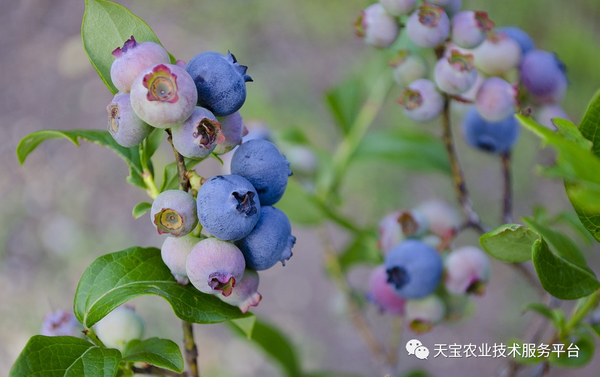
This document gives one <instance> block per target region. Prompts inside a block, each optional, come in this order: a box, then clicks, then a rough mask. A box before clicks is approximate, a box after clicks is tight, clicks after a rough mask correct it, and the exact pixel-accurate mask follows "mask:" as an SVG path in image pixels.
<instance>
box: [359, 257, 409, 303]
mask: <svg viewBox="0 0 600 377" xmlns="http://www.w3.org/2000/svg"><path fill="white" fill-rule="evenodd" d="M367 298H368V299H369V301H371V302H373V303H374V304H375V305H377V306H378V307H379V309H380V310H381V311H382V312H384V313H388V314H391V315H402V314H404V305H405V304H406V300H405V299H403V298H402V297H400V296H398V294H397V293H396V291H394V289H393V288H392V286H391V285H390V284H389V283H388V282H387V273H386V271H385V266H379V267H377V268H375V269H374V270H373V271H372V272H371V276H370V277H369V290H368V293H367Z"/></svg>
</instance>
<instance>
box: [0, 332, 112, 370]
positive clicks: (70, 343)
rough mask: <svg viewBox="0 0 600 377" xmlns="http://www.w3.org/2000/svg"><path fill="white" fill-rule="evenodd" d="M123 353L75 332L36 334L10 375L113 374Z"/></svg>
mask: <svg viewBox="0 0 600 377" xmlns="http://www.w3.org/2000/svg"><path fill="white" fill-rule="evenodd" d="M120 361H121V353H120V352H119V351H118V350H116V349H111V348H100V347H97V346H95V345H93V344H92V343H90V342H88V341H87V340H84V339H80V338H75V337H72V336H42V335H36V336H34V337H32V338H31V339H29V342H27V344H26V345H25V348H24V349H23V351H22V352H21V354H20V355H19V357H18V358H17V361H15V363H14V365H13V367H12V369H11V370H10V374H9V377H32V376H38V377H61V376H64V377H113V376H115V375H116V374H117V370H118V368H119V362H120Z"/></svg>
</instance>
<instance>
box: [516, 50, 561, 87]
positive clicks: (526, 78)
mask: <svg viewBox="0 0 600 377" xmlns="http://www.w3.org/2000/svg"><path fill="white" fill-rule="evenodd" d="M565 70H566V68H565V65H564V63H563V62H561V61H560V60H559V59H558V57H557V56H556V55H555V54H553V53H551V52H548V51H543V50H533V51H530V52H529V53H527V55H525V57H524V58H523V62H522V63H521V83H522V84H523V86H525V88H526V89H527V90H528V91H529V92H530V93H531V94H533V95H534V96H538V97H547V96H551V95H552V94H553V93H554V92H556V91H560V90H564V88H563V86H564V87H566V81H567V79H566V75H565Z"/></svg>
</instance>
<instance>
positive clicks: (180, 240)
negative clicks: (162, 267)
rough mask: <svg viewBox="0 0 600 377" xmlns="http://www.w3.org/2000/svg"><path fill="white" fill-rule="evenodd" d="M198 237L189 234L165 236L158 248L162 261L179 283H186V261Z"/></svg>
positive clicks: (198, 240) (198, 239)
mask: <svg viewBox="0 0 600 377" xmlns="http://www.w3.org/2000/svg"><path fill="white" fill-rule="evenodd" d="M200 241H202V240H201V239H200V238H198V237H194V236H191V235H187V236H183V237H167V238H166V239H165V242H163V244H162V247H161V249H160V255H161V257H162V260H163V262H165V264H166V265H167V267H169V269H170V270H171V273H172V274H173V276H174V277H175V279H177V281H178V282H179V283H181V284H187V283H188V280H187V271H186V263H187V258H188V256H189V255H190V253H191V252H192V249H193V248H194V246H196V244H197V243H198V242H200Z"/></svg>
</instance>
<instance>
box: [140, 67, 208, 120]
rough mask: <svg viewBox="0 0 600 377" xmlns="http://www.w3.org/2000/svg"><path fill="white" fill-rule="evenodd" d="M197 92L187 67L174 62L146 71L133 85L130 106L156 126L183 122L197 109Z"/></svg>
mask: <svg viewBox="0 0 600 377" xmlns="http://www.w3.org/2000/svg"><path fill="white" fill-rule="evenodd" d="M197 99H198V93H197V92H196V87H195V86H194V81H193V80H192V78H191V77H190V75H188V73H187V72H186V71H185V69H183V68H181V67H179V66H177V65H172V64H159V65H154V66H151V67H149V68H146V69H145V70H143V71H142V72H141V73H140V74H139V75H138V76H137V77H136V79H135V81H134V82H133V85H132V86H131V107H133V111H135V113H136V114H137V116H139V117H140V118H141V119H142V120H143V121H145V122H146V123H148V124H149V125H151V126H152V127H156V128H170V127H175V126H178V125H180V124H181V123H183V122H184V121H185V120H186V119H187V118H189V117H190V115H192V113H193V112H194V109H195V108H196V101H197Z"/></svg>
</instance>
